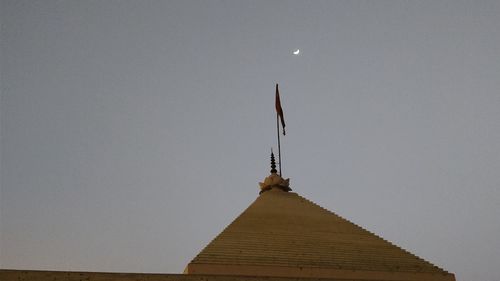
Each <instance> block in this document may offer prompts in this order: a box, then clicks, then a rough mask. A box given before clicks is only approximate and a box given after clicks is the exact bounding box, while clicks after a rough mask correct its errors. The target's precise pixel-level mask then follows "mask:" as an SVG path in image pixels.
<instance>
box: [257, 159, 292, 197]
mask: <svg viewBox="0 0 500 281" xmlns="http://www.w3.org/2000/svg"><path fill="white" fill-rule="evenodd" d="M259 185H260V192H259V194H262V192H265V191H267V190H270V189H272V188H273V187H276V188H279V189H281V190H283V191H286V192H288V191H291V190H292V189H291V188H290V186H289V185H290V179H284V178H282V177H281V176H280V175H278V171H276V161H275V160H274V153H273V152H272V150H271V174H270V175H269V176H267V177H266V178H265V179H264V182H259Z"/></svg>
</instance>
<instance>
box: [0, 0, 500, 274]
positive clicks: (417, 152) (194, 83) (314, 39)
mask: <svg viewBox="0 0 500 281" xmlns="http://www.w3.org/2000/svg"><path fill="white" fill-rule="evenodd" d="M499 15H500V1H458V0H453V1H411V2H410V1H314V2H313V1H245V2H243V1H229V0H228V1H125V0H123V1H17V0H15V1H14V0H12V1H5V0H1V1H0V20H1V31H0V32H1V38H0V44H1V45H0V48H1V53H0V60H1V70H0V78H1V80H0V87H1V92H0V93H1V96H0V97H1V99H0V101H1V103H0V113H1V114H0V124H1V131H0V137H1V138H0V145H1V154H0V155H1V163H0V168H1V175H0V176H1V178H0V184H1V185H0V267H2V268H16V269H47V270H85V271H87V270H88V271H119V272H168V273H180V272H182V271H183V269H184V266H185V265H186V264H187V263H188V262H189V261H190V259H192V258H193V257H194V256H195V255H196V254H197V253H198V252H199V251H200V250H201V249H202V248H203V247H204V246H205V245H206V244H207V243H208V242H209V241H210V240H211V239H212V238H213V237H214V236H215V235H217V234H218V233H219V232H220V231H221V230H222V229H223V228H224V227H225V226H226V225H227V224H229V223H230V222H231V221H232V220H233V219H234V218H235V217H236V216H237V215H238V214H239V213H240V212H241V211H243V210H244V209H245V208H246V207H247V206H248V205H249V204H250V203H251V202H252V201H253V200H254V199H255V198H256V197H257V196H258V191H259V188H258V182H259V181H260V180H262V179H263V178H264V177H265V176H267V175H268V173H269V169H270V168H269V151H270V148H271V147H275V148H276V131H275V128H276V127H275V125H276V123H275V122H276V121H275V111H274V86H275V83H279V84H280V92H281V101H282V105H283V108H284V112H285V119H286V122H287V136H286V137H284V138H283V143H282V149H283V174H284V176H285V177H290V178H291V187H292V188H293V189H294V191H295V192H298V193H299V194H300V195H302V196H305V197H307V198H308V199H310V200H312V201H314V202H316V203H318V204H319V205H321V206H323V207H325V208H327V209H329V210H332V211H334V212H336V213H338V214H339V215H341V216H343V217H345V218H347V219H349V220H351V221H353V222H354V223H357V224H359V225H361V226H363V227H365V228H366V229H368V230H370V231H372V232H375V233H376V234H378V235H380V236H382V237H384V238H386V239H387V240H389V241H391V242H393V243H395V244H397V245H399V246H401V247H403V248H405V249H407V250H409V251H410V252H412V253H414V254H416V255H418V256H420V257H422V258H424V259H426V260H428V261H430V262H432V263H434V264H436V265H438V266H440V267H442V268H445V269H446V270H448V271H451V272H454V273H455V274H456V276H457V280H460V281H465V280H500V271H499V270H498V265H499V264H500V240H499V239H498V237H499V236H500V176H499V175H500V122H499V121H500V16H499ZM296 48H300V50H301V54H300V55H299V56H293V55H292V51H293V50H294V49H296Z"/></svg>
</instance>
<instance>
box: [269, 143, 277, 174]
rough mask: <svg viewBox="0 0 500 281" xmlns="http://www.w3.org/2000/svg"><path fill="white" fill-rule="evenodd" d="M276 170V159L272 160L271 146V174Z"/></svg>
mask: <svg viewBox="0 0 500 281" xmlns="http://www.w3.org/2000/svg"><path fill="white" fill-rule="evenodd" d="M277 172H278V171H277V170H276V161H275V160H274V153H273V149H272V148H271V174H276V173H277Z"/></svg>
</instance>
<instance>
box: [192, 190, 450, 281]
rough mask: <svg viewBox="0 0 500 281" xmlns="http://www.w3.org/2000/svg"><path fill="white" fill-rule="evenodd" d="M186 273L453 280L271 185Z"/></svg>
mask: <svg viewBox="0 0 500 281" xmlns="http://www.w3.org/2000/svg"><path fill="white" fill-rule="evenodd" d="M185 273H187V274H219V275H225V274H227V275H247V276H282V277H307V278H352V279H360V280H361V279H370V280H455V278H454V275H453V274H450V273H448V272H446V271H444V270H443V269H441V268H438V267H437V266H435V265H433V264H431V263H429V262H427V261H425V260H423V259H421V258H419V257H417V256H415V255H413V254H411V253H409V252H407V251H405V250H403V249H401V248H399V247H397V246H395V245H393V244H392V243H390V242H388V241H386V240H384V239H383V238H381V237H379V236H377V235H375V234H373V233H371V232H369V231H367V230H365V229H363V228H361V227H359V226H357V225H355V224H353V223H351V222H349V221H348V220H346V219H344V218H342V217H340V216H338V215H336V214H335V213H333V212H330V211H328V210H326V209H324V208H322V207H320V206H318V205H316V204H315V203H313V202H311V201H309V200H307V199H305V198H304V197H301V196H299V195H298V194H297V193H293V192H286V191H285V190H283V189H281V188H274V187H273V188H271V189H270V190H268V191H266V192H263V193H262V194H261V195H260V196H259V197H258V198H257V199H256V200H255V201H254V202H253V203H252V204H251V205H250V206H249V207H248V208H247V209H246V210H245V211H244V212H243V213H242V214H241V215H240V216H238V217H237V218H236V219H235V220H234V221H233V222H232V223H231V224H230V225H229V226H227V227H226V229H224V230H223V231H222V233H220V234H219V235H218V236H217V237H215V239H214V240H212V241H211V242H210V243H209V244H208V245H207V246H206V247H205V248H204V249H203V250H202V251H201V252H200V253H199V254H198V255H197V256H196V257H195V258H194V259H193V260H192V261H191V262H190V263H189V264H188V266H187V267H186V270H185Z"/></svg>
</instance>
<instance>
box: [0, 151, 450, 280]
mask: <svg viewBox="0 0 500 281" xmlns="http://www.w3.org/2000/svg"><path fill="white" fill-rule="evenodd" d="M271 159H272V160H271V173H270V175H269V176H268V177H266V178H265V179H264V181H263V182H261V183H260V194H259V196H258V197H257V199H256V200H255V201H254V202H253V203H252V204H251V205H250V206H249V207H248V208H247V209H246V210H244V211H243V213H241V214H240V215H239V216H238V217H237V218H236V219H235V220H234V221H233V222H232V223H231V224H229V225H228V226H227V227H226V228H225V229H224V230H223V231H222V232H221V233H220V234H219V235H218V236H217V237H215V239H213V240H212V241H211V242H210V243H209V244H208V245H207V246H206V247H205V248H204V249H203V250H202V251H201V252H200V253H199V254H198V255H197V256H196V257H194V258H193V260H192V261H191V262H190V263H189V264H188V265H187V266H186V269H185V270H184V274H147V273H137V274H132V273H95V272H61V271H59V272H57V271H23V270H0V280H2V281H14V280H24V281H30V280H33V281H34V280H37V281H45V280H47V281H48V280H66V281H70V280H71V281H76V280H89V281H91V280H123V281H125V280H157V281H160V280H165V281H167V280H168V281H262V280H263V279H265V280H266V281H319V280H332V281H334V280H338V281H340V280H343V281H362V280H364V281H368V280H370V281H375V280H378V281H389V280H390V281H454V280H455V276H454V274H452V273H449V272H447V271H445V270H443V269H441V268H439V267H437V266H435V265H433V264H431V263H430V262H428V261H425V260H423V259H422V258H419V257H417V256H415V255H413V254H411V253H409V252H408V251H405V250H404V249H401V248H400V247H398V246H396V245H394V244H392V243H390V242H389V241H386V240H384V239H383V238H381V237H379V236H377V235H375V234H373V233H371V232H369V231H368V230H365V229H363V228H362V227H360V226H358V225H356V224H354V223H352V222H349V221H348V220H346V219H344V218H342V217H340V216H338V215H336V214H335V213H333V212H330V211H328V210H326V209H324V208H322V207H320V206H318V205H316V204H315V203H313V202H311V201H309V200H308V199H306V198H304V197H301V196H300V195H298V194H297V193H294V192H292V190H291V188H290V187H289V180H288V179H283V178H282V177H281V176H280V175H279V174H278V172H277V171H276V165H275V163H274V156H273V155H272V156H271Z"/></svg>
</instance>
